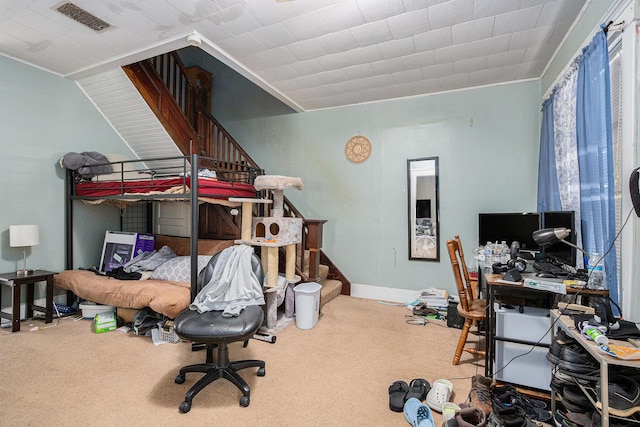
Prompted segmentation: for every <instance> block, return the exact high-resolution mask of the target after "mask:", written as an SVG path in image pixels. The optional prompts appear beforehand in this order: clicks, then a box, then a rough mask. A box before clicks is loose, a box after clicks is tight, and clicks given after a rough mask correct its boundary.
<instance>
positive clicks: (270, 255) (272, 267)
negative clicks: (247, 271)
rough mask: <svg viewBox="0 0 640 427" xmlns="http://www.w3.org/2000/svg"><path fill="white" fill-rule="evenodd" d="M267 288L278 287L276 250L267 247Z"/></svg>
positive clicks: (273, 247)
mask: <svg viewBox="0 0 640 427" xmlns="http://www.w3.org/2000/svg"><path fill="white" fill-rule="evenodd" d="M267 286H268V287H270V288H276V287H277V286H278V248H277V247H275V246H269V247H268V250H267Z"/></svg>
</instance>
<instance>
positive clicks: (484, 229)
mask: <svg viewBox="0 0 640 427" xmlns="http://www.w3.org/2000/svg"><path fill="white" fill-rule="evenodd" d="M540 225H541V221H540V214H539V213H538V212H524V213H481V214H478V237H479V239H478V240H479V241H478V243H479V244H480V245H485V244H486V243H487V242H498V243H500V242H502V241H503V240H504V241H505V242H507V245H508V246H511V243H512V242H513V241H518V242H519V243H520V250H521V251H531V252H538V251H539V250H540V248H539V246H538V244H537V243H536V242H535V240H533V232H534V231H536V230H539V229H540ZM565 246H566V245H565Z"/></svg>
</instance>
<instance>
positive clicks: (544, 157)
mask: <svg viewBox="0 0 640 427" xmlns="http://www.w3.org/2000/svg"><path fill="white" fill-rule="evenodd" d="M554 94H555V92H554V93H552V94H551V96H550V97H549V98H547V100H546V101H545V102H544V103H543V104H542V125H541V128H540V158H539V161H538V212H546V211H560V210H562V206H561V203H560V190H559V188H558V174H557V171H556V152H555V142H556V139H555V134H554V129H553V102H554V98H555V97H554Z"/></svg>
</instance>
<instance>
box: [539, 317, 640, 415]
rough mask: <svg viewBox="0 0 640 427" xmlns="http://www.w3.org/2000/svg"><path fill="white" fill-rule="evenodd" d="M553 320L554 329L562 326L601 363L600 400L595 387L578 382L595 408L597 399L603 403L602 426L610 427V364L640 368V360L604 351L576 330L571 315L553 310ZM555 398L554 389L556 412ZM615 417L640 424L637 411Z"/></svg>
mask: <svg viewBox="0 0 640 427" xmlns="http://www.w3.org/2000/svg"><path fill="white" fill-rule="evenodd" d="M556 320H557V321H556ZM551 322H552V324H553V325H554V328H553V329H554V330H555V326H559V327H560V328H562V330H564V331H565V332H566V333H567V335H569V336H570V337H572V338H573V339H575V340H576V341H577V342H578V343H580V345H582V347H584V348H585V349H586V350H587V351H588V352H589V353H590V354H591V355H592V356H593V357H594V358H595V359H596V361H598V363H599V364H600V381H601V384H602V387H601V388H600V396H599V400H598V396H597V394H596V392H595V389H591V388H588V387H585V386H584V385H581V384H578V385H579V386H580V388H581V389H582V391H583V392H584V393H585V395H586V396H587V397H588V398H589V400H590V401H591V403H592V404H593V406H594V407H595V408H597V406H596V402H597V401H599V402H601V403H602V410H601V411H600V412H601V415H602V426H603V427H608V426H609V366H610V365H613V366H628V367H632V368H637V369H639V370H640V361H628V360H621V359H616V358H615V357H613V356H609V355H607V354H605V353H603V352H602V351H601V350H600V349H598V347H597V345H596V343H594V342H593V341H589V340H587V339H586V338H584V337H583V336H582V334H580V332H578V331H577V330H576V328H575V326H574V322H573V319H571V318H570V317H569V316H561V315H560V313H559V312H558V310H551ZM615 344H621V345H625V344H626V343H625V342H624V341H616V342H615ZM555 399H556V394H555V391H554V390H553V389H552V390H551V402H552V409H553V410H554V413H555V401H556V400H555ZM614 417H615V418H616V419H620V420H625V421H627V422H628V423H629V424H635V425H640V417H639V416H638V414H637V413H636V415H635V416H633V417H629V418H620V417H616V416H614Z"/></svg>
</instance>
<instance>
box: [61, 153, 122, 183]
mask: <svg viewBox="0 0 640 427" xmlns="http://www.w3.org/2000/svg"><path fill="white" fill-rule="evenodd" d="M105 163H107V164H105ZM108 163H109V159H107V158H106V157H105V156H104V154H100V153H98V152H96V151H83V152H82V153H74V152H69V153H67V154H65V155H64V157H63V158H62V166H64V167H65V168H67V169H71V170H74V171H78V173H79V174H80V175H82V176H83V177H85V178H91V177H93V176H95V175H98V174H101V173H111V172H113V167H112V166H111V165H110V164H108Z"/></svg>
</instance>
